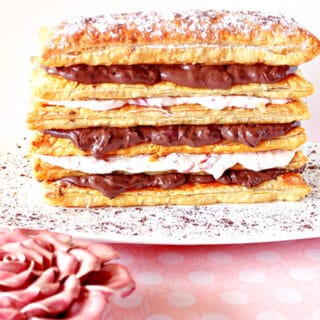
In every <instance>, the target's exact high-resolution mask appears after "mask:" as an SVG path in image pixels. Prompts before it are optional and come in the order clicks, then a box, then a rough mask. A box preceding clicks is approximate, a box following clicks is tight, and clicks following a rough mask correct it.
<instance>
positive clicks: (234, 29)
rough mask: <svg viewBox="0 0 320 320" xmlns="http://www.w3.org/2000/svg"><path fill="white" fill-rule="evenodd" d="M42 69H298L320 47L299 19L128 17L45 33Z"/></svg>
mask: <svg viewBox="0 0 320 320" xmlns="http://www.w3.org/2000/svg"><path fill="white" fill-rule="evenodd" d="M40 37H41V46H42V54H41V59H40V62H41V64H44V65H48V66H66V65H72V64H78V63H84V64H88V65H99V64H107V65H111V64H127V65H132V64H139V63H149V64H150V63H156V64H159V63H171V64H179V63H191V64H192V63H195V62H197V63H203V64H223V63H243V64H253V63H265V64H269V65H285V64H287V65H298V64H301V63H303V62H306V61H308V60H310V59H312V58H314V57H315V56H316V55H317V54H318V53H319V51H320V43H319V41H318V39H317V38H316V37H314V36H313V35H312V34H311V33H310V32H308V31H307V30H305V29H304V28H302V27H301V26H300V25H299V24H298V23H297V22H296V21H294V20H293V19H288V18H285V17H284V16H271V15H269V16H266V15H263V14H261V13H258V12H252V11H248V12H242V11H239V12H235V11H215V10H208V11H200V10H199V11H198V10H190V11H185V12H177V13H164V14H161V13H156V12H146V13H141V12H140V13H128V14H114V15H110V16H97V17H91V18H81V19H74V20H69V21H64V22H62V23H61V24H59V25H56V26H52V27H50V26H49V27H45V28H43V29H42V30H41V34H40Z"/></svg>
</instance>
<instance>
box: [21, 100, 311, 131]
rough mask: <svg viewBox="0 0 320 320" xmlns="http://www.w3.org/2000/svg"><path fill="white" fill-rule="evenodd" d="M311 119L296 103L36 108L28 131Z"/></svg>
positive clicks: (303, 104)
mask: <svg viewBox="0 0 320 320" xmlns="http://www.w3.org/2000/svg"><path fill="white" fill-rule="evenodd" d="M309 116H310V114H309V111H308V108H307V106H306V104H305V103H304V102H303V101H302V100H295V101H292V102H289V103H287V104H280V105H268V106H266V107H259V108H258V109H245V108H242V109H240V108H236V107H228V108H225V109H223V110H212V109H207V108H205V107H202V106H199V105H179V106H172V107H169V108H166V109H161V108H145V107H139V106H125V107H122V108H119V109H113V110H108V111H96V110H90V109H86V108H72V109H69V108H64V107H60V106H45V105H44V104H41V103H36V104H34V109H33V111H32V112H30V113H29V114H28V117H27V121H28V127H29V128H30V129H33V130H44V129H51V128H55V129H74V128H86V127H98V126H109V127H134V126H143V125H152V126H165V125H179V124H199V125H200V124H210V123H215V124H232V123H233V124H234V123H288V122H291V121H296V120H306V119H308V118H309Z"/></svg>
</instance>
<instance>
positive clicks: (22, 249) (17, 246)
mask: <svg viewBox="0 0 320 320" xmlns="http://www.w3.org/2000/svg"><path fill="white" fill-rule="evenodd" d="M1 249H2V250H4V251H6V252H8V253H10V254H11V256H12V257H15V256H18V255H19V254H22V255H24V256H25V257H26V258H27V259H28V260H32V261H34V262H35V264H36V265H37V266H38V265H39V266H41V265H43V256H42V255H41V254H39V253H38V252H36V251H34V250H32V249H30V248H28V247H26V246H25V245H24V244H23V243H13V242H11V243H7V244H4V245H3V246H2V248H1Z"/></svg>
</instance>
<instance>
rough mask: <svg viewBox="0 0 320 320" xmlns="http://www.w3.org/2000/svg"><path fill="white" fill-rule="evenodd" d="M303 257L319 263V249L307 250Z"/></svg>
mask: <svg viewBox="0 0 320 320" xmlns="http://www.w3.org/2000/svg"><path fill="white" fill-rule="evenodd" d="M304 255H305V256H306V257H307V258H308V259H310V260H316V261H320V249H308V250H306V251H305V252H304Z"/></svg>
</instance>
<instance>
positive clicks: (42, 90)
mask: <svg viewBox="0 0 320 320" xmlns="http://www.w3.org/2000/svg"><path fill="white" fill-rule="evenodd" d="M312 93H313V85H312V84H311V83H310V82H308V81H306V80H305V79H304V78H303V77H301V76H299V75H297V74H291V75H289V76H288V77H286V78H284V79H283V80H281V81H276V82H273V83H249V84H238V85H233V86H232V87H231V88H229V89H221V88H220V89H209V88H191V87H186V86H181V85H180V86H179V85H177V84H175V83H173V82H165V81H162V82H159V83H156V84H154V85H145V84H125V83H121V84H119V83H95V84H83V83H79V82H77V81H69V80H66V79H64V78H62V77H59V76H54V75H49V74H48V73H46V72H45V71H44V70H43V69H41V68H36V69H34V71H33V75H32V94H33V96H34V97H37V98H39V99H45V100H49V101H50V100H51V101H53V102H52V104H54V103H55V102H54V101H61V100H94V99H100V100H101V99H130V98H140V97H167V96H180V97H190V96H191V97H193V96H219V95H224V96H227V95H246V96H256V97H266V98H278V99H297V98H301V97H306V96H309V95H311V94H312ZM44 103H45V102H44ZM57 104H58V103H57Z"/></svg>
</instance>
